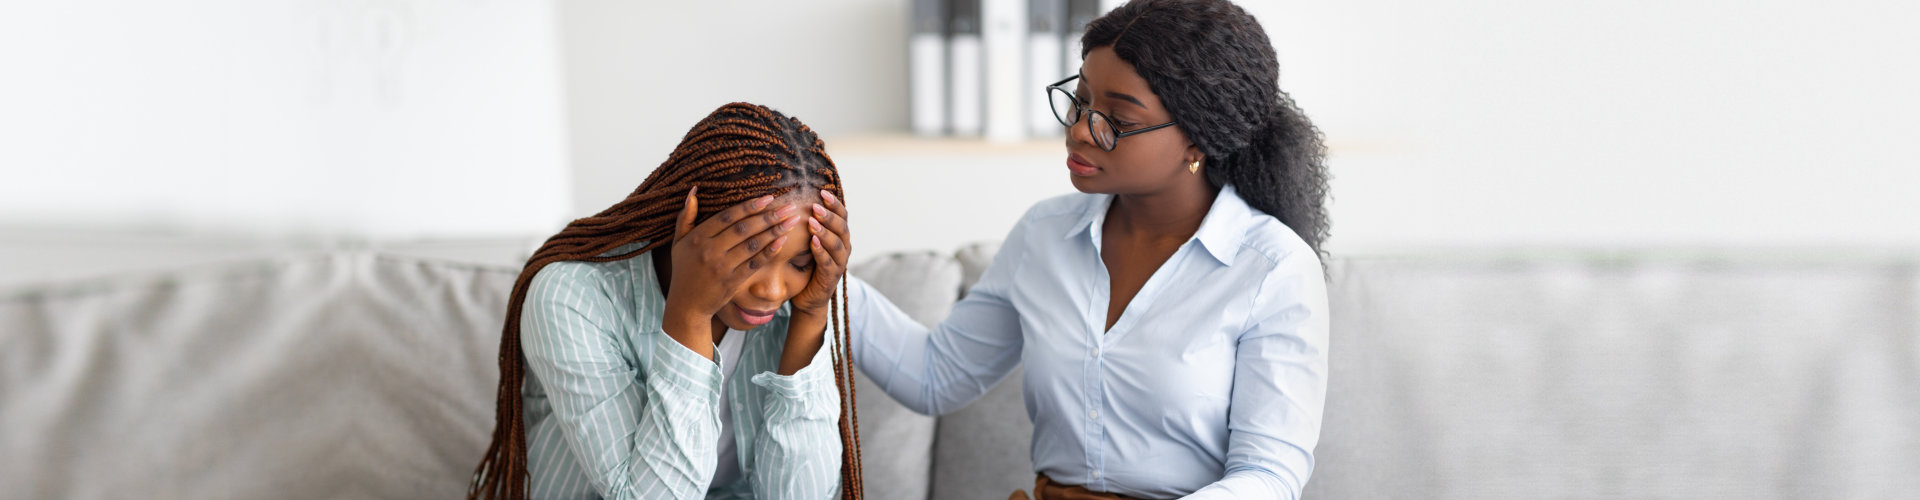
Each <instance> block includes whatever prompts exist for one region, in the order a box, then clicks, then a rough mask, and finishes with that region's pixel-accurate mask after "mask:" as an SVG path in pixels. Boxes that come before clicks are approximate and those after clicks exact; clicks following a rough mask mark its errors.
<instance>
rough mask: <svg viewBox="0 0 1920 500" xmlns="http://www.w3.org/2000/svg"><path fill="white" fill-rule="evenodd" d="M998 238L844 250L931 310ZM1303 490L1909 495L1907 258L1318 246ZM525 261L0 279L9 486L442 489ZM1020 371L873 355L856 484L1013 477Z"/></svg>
mask: <svg viewBox="0 0 1920 500" xmlns="http://www.w3.org/2000/svg"><path fill="white" fill-rule="evenodd" d="M992 250H993V247H992V246H991V245H978V246H973V247H968V248H965V249H961V250H960V251H958V252H956V253H952V254H947V253H934V252H923V253H901V254H891V255H885V256H881V257H878V258H875V259H870V260H867V261H864V262H862V263H860V264H859V265H857V266H855V268H854V269H853V272H854V274H856V275H858V276H861V277H862V278H863V279H866V280H868V281H870V282H871V283H873V284H874V285H875V286H876V287H877V288H879V289H880V290H881V291H882V292H884V293H886V294H887V295H888V296H889V297H891V298H892V299H894V300H895V301H896V302H897V303H898V304H899V305H900V306H901V307H902V308H903V309H905V310H906V311H908V312H909V313H911V314H913V315H914V317H915V318H916V319H919V320H921V321H923V322H929V323H931V322H934V321H936V320H938V319H939V318H941V317H943V316H944V315H945V314H946V313H947V311H948V310H949V308H950V306H951V304H952V303H953V301H954V300H955V299H956V298H957V297H958V296H959V295H960V294H961V293H962V291H963V289H964V285H965V284H966V283H968V282H970V281H971V279H972V277H976V276H978V272H979V270H980V269H981V267H982V266H983V265H984V263H985V262H987V261H988V260H989V259H990V258H991V254H992ZM1329 269H1330V275H1331V278H1332V280H1333V287H1332V291H1333V296H1332V300H1333V304H1332V306H1333V311H1334V314H1335V316H1334V330H1333V332H1334V337H1333V339H1334V340H1333V348H1332V356H1333V359H1332V363H1331V373H1332V378H1331V388H1330V391H1329V396H1328V401H1327V410H1326V414H1325V426H1324V430H1323V432H1322V441H1321V443H1320V446H1319V449H1318V450H1317V451H1318V453H1317V455H1318V458H1319V463H1318V466H1317V470H1315V471H1314V473H1313V476H1312V479H1311V481H1310V482H1309V483H1308V485H1307V495H1306V496H1307V497H1309V498H1332V499H1347V498H1461V499H1468V498H1473V499H1481V498H1599V497H1632V498H1913V497H1914V495H1915V494H1916V493H1915V492H1920V474H1917V473H1915V471H1916V470H1920V326H1917V325H1920V260H1917V259H1916V258H1915V256H1914V255H1911V254H1904V253H1896V254H1876V255H1864V256H1853V257H1847V258H1840V257H1821V256H1785V257H1755V256H1730V255H1726V254H1711V253H1710V254H1623V253H1607V252H1563V253H1540V252H1530V253H1526V254H1508V253H1500V252H1482V253H1467V254H1446V255H1427V256H1423V257H1417V258H1415V257H1403V258H1386V257H1363V258H1343V259H1336V260H1334V261H1333V262H1332V263H1331V265H1330V266H1329ZM516 272H517V267H515V266H512V265H506V264H471V263H460V262H455V261H450V260H442V259H429V258H420V257H411V256H404V255H397V254H393V253H388V252H382V251H378V250H372V249H358V250H353V249H346V250H330V251H322V252H313V253H304V254H300V255H294V256H283V257H272V258H263V259H253V260H246V261H240V262H227V263H220V264H210V265H198V266H194V267H192V268H189V269H179V270H168V271H160V272H143V273H132V274H117V275H115V276H110V277H104V278H92V279H84V280H71V281H58V282H53V283H41V284H36V285H28V286H10V287H7V288H5V289H3V290H0V491H4V492H5V493H4V494H0V496H5V497H7V498H126V497H141V498H264V497H274V498H288V497H291V498H339V497H347V498H451V497H458V496H461V494H462V493H463V491H464V488H465V485H466V480H467V477H468V474H469V473H470V472H471V469H472V467H473V465H474V463H475V460H476V459H477V457H478V456H479V454H480V451H481V450H482V449H483V447H484V446H485V445H486V439H487V436H488V433H489V431H490V429H491V427H492V425H493V413H492V402H493V399H492V396H493V387H494V384H495V380H497V379H496V377H497V373H496V369H495V364H494V363H495V354H496V349H497V346H498V344H497V342H498V338H499V327H500V319H501V317H502V313H503V307H504V302H505V299H506V297H505V295H506V292H507V289H508V287H509V286H510V285H511V283H512V282H513V279H514V276H515V274H516ZM1018 377H1019V375H1018V373H1017V372H1016V373H1015V374H1014V376H1012V377H1009V379H1008V380H1007V381H1006V382H1003V383H1002V384H1001V385H1000V386H999V387H997V388H996V389H994V390H993V391H992V392H990V393H989V394H988V395H987V396H985V397H984V398H982V400H980V401H978V402H976V403H974V404H973V405H971V406H968V407H966V408H964V409H961V410H959V411H957V412H954V413H952V414H949V415H944V416H940V417H937V418H936V417H928V416H921V415H916V414H912V413H910V412H907V411H905V410H904V409H903V408H901V407H900V406H898V405H897V404H895V403H893V402H892V401H891V400H890V399H888V398H887V397H886V396H885V394H884V393H882V392H881V391H879V390H878V389H877V388H875V387H873V386H872V385H871V383H870V382H867V381H865V380H864V377H862V380H861V386H860V387H859V396H860V408H861V413H860V417H861V418H860V424H861V428H862V432H861V436H862V438H863V441H864V443H865V451H866V455H865V461H864V463H865V467H866V473H867V487H868V492H867V493H868V495H869V497H871V498H888V499H892V498H912V499H930V500H948V499H979V498H990V499H995V500H997V499H999V498H1005V496H1006V494H1007V493H1008V492H1010V491H1011V490H1012V489H1014V488H1017V487H1022V486H1026V485H1029V484H1030V482H1031V478H1032V472H1031V470H1030V464H1029V462H1028V459H1027V442H1028V436H1027V434H1028V433H1029V432H1030V430H1031V425H1030V424H1029V423H1028V422H1027V419H1026V416H1025V413H1024V410H1023V406H1022V403H1021V398H1020V394H1019V388H1018V383H1017V382H1018Z"/></svg>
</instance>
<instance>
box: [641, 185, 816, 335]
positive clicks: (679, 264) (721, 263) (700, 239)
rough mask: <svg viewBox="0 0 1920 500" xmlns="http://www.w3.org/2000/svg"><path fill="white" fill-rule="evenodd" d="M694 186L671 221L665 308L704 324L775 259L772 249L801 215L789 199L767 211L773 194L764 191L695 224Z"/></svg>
mask: <svg viewBox="0 0 1920 500" xmlns="http://www.w3.org/2000/svg"><path fill="white" fill-rule="evenodd" d="M696 192H698V188H695V189H693V190H689V191H688V192H687V207H686V209H684V210H682V211H681V213H680V221H679V222H678V223H677V224H675V226H674V231H673V233H674V235H673V250H672V254H673V275H672V280H671V285H670V286H669V287H668V290H667V313H668V314H670V315H676V316H679V317H681V318H683V319H687V320H697V321H698V324H702V325H704V324H707V321H708V320H709V319H710V318H712V317H713V315H714V314H716V313H718V312H719V311H720V309H721V308H723V307H726V305H727V302H729V301H732V300H733V296H734V293H735V292H737V291H738V290H739V289H740V287H741V286H742V285H744V284H745V283H746V281H747V278H750V277H752V276H753V273H754V271H756V270H759V269H761V268H764V267H767V266H769V265H772V264H773V258H774V254H775V253H778V252H779V250H780V248H781V246H782V245H785V244H786V242H787V233H788V232H789V231H791V230H792V229H793V226H795V225H797V224H799V223H800V219H799V218H798V217H795V215H796V212H798V209H797V208H796V207H794V206H792V205H783V206H781V207H780V208H779V209H777V210H773V211H768V210H767V206H768V205H770V204H772V203H773V197H772V196H762V197H759V198H754V199H752V200H748V201H746V202H743V203H741V204H738V205H734V206H732V207H728V208H727V209H726V210H722V211H720V213H718V214H714V216H713V217H712V218H710V219H707V221H706V222H703V223H701V224H700V225H699V226H695V225H694V223H693V221H694V220H695V218H696V217H695V215H696V214H698V213H699V208H700V201H699V199H697V198H695V197H694V193H696Z"/></svg>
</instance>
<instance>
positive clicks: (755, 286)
mask: <svg viewBox="0 0 1920 500" xmlns="http://www.w3.org/2000/svg"><path fill="white" fill-rule="evenodd" d="M772 271H773V269H762V270H761V271H760V272H756V273H753V276H752V277H750V278H747V288H746V290H747V294H749V295H752V296H753V298H754V299H756V300H760V301H763V302H764V303H773V304H777V303H781V302H786V301H787V299H790V298H793V297H792V295H791V294H788V293H787V284H786V283H785V282H784V281H783V280H781V279H780V273H777V272H772Z"/></svg>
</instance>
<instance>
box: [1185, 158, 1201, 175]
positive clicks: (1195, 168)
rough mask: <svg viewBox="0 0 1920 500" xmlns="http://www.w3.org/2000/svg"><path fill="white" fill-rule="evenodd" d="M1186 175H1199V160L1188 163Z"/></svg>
mask: <svg viewBox="0 0 1920 500" xmlns="http://www.w3.org/2000/svg"><path fill="white" fill-rule="evenodd" d="M1187 173H1189V174H1197V173H1200V160H1194V161H1193V163H1188V164H1187Z"/></svg>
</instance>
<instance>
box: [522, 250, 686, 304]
mask: <svg viewBox="0 0 1920 500" xmlns="http://www.w3.org/2000/svg"><path fill="white" fill-rule="evenodd" d="M644 257H646V254H641V255H639V256H636V257H634V258H632V259H623V260H617V261H611V262H582V261H561V262H554V263H550V264H547V265H546V266H544V267H541V268H540V271H539V272H538V273H535V274H534V275H533V279H531V280H529V281H528V284H527V292H526V298H525V300H524V301H523V302H522V303H521V306H520V308H521V310H522V311H534V310H536V309H554V308H560V309H570V310H572V311H575V312H578V313H585V314H613V313H616V312H617V310H622V309H625V307H624V306H625V305H626V304H630V303H632V302H633V301H634V297H633V294H634V293H635V292H634V291H635V290H653V289H655V287H648V286H635V285H636V284H635V283H634V281H635V280H640V279H650V276H649V274H650V273H644V272H641V271H643V270H639V269H635V266H639V265H644V263H645V262H647V261H646V260H644V259H643V258H644Z"/></svg>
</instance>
